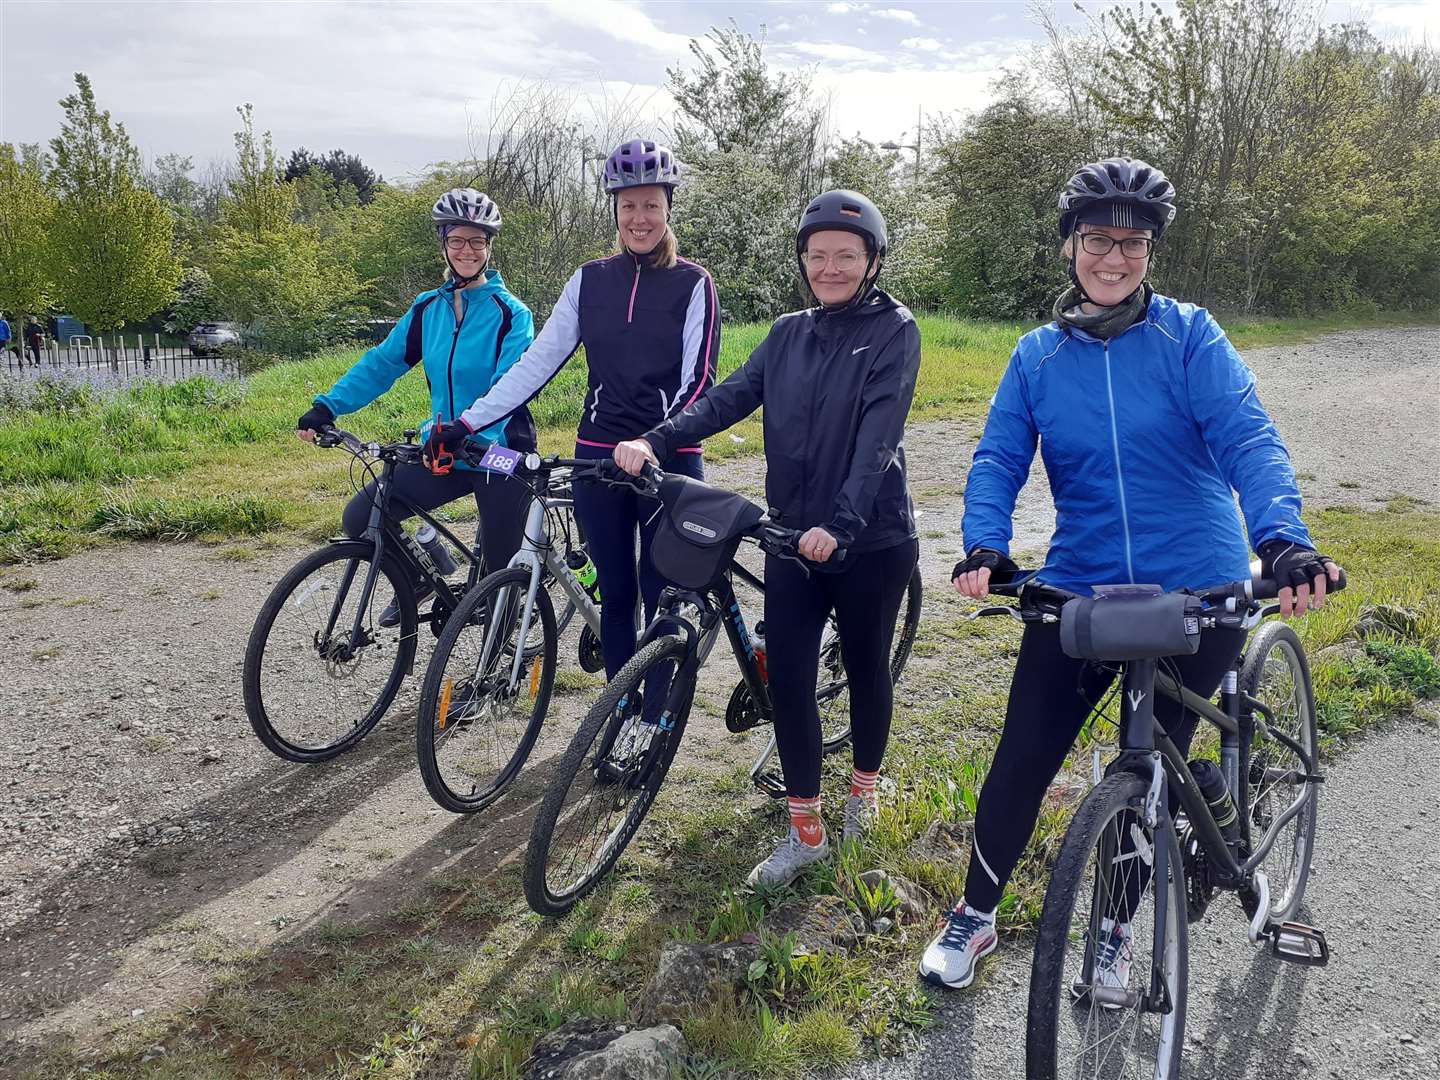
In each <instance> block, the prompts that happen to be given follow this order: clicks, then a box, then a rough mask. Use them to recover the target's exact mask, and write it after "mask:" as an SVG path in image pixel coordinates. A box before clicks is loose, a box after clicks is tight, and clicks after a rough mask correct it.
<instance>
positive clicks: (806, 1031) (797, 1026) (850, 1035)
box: [784, 1008, 860, 1068]
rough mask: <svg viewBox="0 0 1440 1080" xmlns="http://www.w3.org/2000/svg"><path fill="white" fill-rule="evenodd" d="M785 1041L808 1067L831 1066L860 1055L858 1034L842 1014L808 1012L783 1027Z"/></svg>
mask: <svg viewBox="0 0 1440 1080" xmlns="http://www.w3.org/2000/svg"><path fill="white" fill-rule="evenodd" d="M784 1036H785V1041H786V1042H787V1043H788V1044H789V1045H790V1047H791V1049H793V1050H794V1051H795V1053H797V1054H798V1055H800V1056H801V1057H802V1058H804V1060H805V1062H806V1065H807V1067H809V1066H820V1067H827V1066H828V1067H832V1068H833V1067H834V1066H837V1065H843V1064H845V1063H846V1062H847V1061H852V1060H854V1059H855V1058H856V1057H857V1056H858V1055H859V1053H860V1035H859V1033H858V1032H857V1031H856V1030H855V1028H854V1027H853V1026H852V1024H851V1022H850V1018H849V1017H848V1016H846V1015H844V1014H842V1013H839V1012H835V1011H833V1010H830V1009H825V1008H815V1009H809V1010H807V1011H805V1012H802V1013H801V1014H800V1015H799V1016H797V1017H795V1018H794V1019H793V1020H790V1021H788V1022H787V1023H786V1025H785V1031H784Z"/></svg>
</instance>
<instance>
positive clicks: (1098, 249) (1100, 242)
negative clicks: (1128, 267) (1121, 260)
mask: <svg viewBox="0 0 1440 1080" xmlns="http://www.w3.org/2000/svg"><path fill="white" fill-rule="evenodd" d="M1116 244H1119V245H1120V254H1121V255H1124V256H1125V258H1127V259H1143V258H1145V257H1146V256H1148V255H1149V254H1150V252H1151V251H1152V250H1154V248H1155V240H1154V239H1153V238H1152V237H1149V236H1127V237H1126V238H1125V239H1124V240H1116V239H1115V238H1114V237H1113V236H1107V235H1106V234H1105V233H1099V232H1087V233H1081V234H1080V246H1081V247H1082V248H1084V249H1085V250H1086V251H1087V252H1089V253H1090V254H1091V255H1109V254H1110V249H1111V248H1113V247H1114V246H1115V245H1116Z"/></svg>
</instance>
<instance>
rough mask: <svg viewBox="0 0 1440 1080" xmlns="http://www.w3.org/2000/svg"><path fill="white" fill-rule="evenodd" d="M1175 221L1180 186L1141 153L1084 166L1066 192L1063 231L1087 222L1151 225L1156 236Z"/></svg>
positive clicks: (1063, 194) (1129, 226) (1066, 233)
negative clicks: (1148, 161) (1167, 177)
mask: <svg viewBox="0 0 1440 1080" xmlns="http://www.w3.org/2000/svg"><path fill="white" fill-rule="evenodd" d="M1174 220H1175V185H1174V184H1172V183H1170V181H1169V180H1167V179H1166V178H1165V174H1164V173H1163V172H1161V171H1160V170H1159V169H1157V168H1155V166H1153V165H1148V164H1146V163H1145V162H1143V161H1140V160H1139V159H1138V158H1128V157H1114V158H1106V159H1105V160H1104V161H1094V162H1091V163H1090V164H1089V165H1083V166H1081V168H1080V169H1079V171H1077V172H1076V173H1075V175H1074V176H1072V177H1070V179H1069V180H1068V181H1067V182H1066V184H1065V190H1064V191H1062V192H1061V193H1060V236H1061V237H1062V238H1064V239H1069V237H1070V234H1071V233H1073V232H1074V231H1075V226H1077V225H1079V224H1080V223H1081V222H1084V223H1086V224H1090V225H1112V226H1115V227H1117V228H1122V229H1150V230H1151V231H1152V232H1153V233H1154V234H1155V239H1156V240H1159V239H1160V237H1162V236H1164V235H1165V230H1166V229H1168V228H1169V227H1170V223H1171V222H1172V221H1174Z"/></svg>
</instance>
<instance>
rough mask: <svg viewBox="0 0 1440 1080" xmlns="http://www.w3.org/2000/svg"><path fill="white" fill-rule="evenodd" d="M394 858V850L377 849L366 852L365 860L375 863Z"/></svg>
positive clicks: (386, 848)
mask: <svg viewBox="0 0 1440 1080" xmlns="http://www.w3.org/2000/svg"><path fill="white" fill-rule="evenodd" d="M394 857H395V849H394V848H388V847H377V848H371V849H370V850H369V851H367V852H365V858H367V859H370V860H372V861H374V862H384V861H385V860H386V859H393V858H394Z"/></svg>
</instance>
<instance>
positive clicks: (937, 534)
mask: <svg viewBox="0 0 1440 1080" xmlns="http://www.w3.org/2000/svg"><path fill="white" fill-rule="evenodd" d="M923 535H924V537H925V539H926V540H942V539H944V537H945V530H944V529H926V530H925V532H924V533H923Z"/></svg>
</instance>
